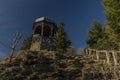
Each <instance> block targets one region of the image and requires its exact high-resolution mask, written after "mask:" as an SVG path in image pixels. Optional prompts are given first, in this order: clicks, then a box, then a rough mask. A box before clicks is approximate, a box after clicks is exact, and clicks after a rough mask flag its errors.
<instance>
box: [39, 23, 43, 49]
mask: <svg viewBox="0 0 120 80" xmlns="http://www.w3.org/2000/svg"><path fill="white" fill-rule="evenodd" d="M43 32H44V23H42V29H41V35H40V46H39V49H40V50H41V46H42V40H43V39H42V38H43Z"/></svg>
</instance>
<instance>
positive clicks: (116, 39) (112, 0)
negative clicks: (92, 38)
mask: <svg viewBox="0 0 120 80" xmlns="http://www.w3.org/2000/svg"><path fill="white" fill-rule="evenodd" d="M103 5H104V8H105V12H106V18H107V22H106V26H105V29H106V33H107V35H108V37H109V41H110V43H108V44H111V43H112V46H111V49H119V48H120V0H103Z"/></svg>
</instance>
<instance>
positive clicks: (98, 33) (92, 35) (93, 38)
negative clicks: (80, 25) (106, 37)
mask: <svg viewBox="0 0 120 80" xmlns="http://www.w3.org/2000/svg"><path fill="white" fill-rule="evenodd" d="M88 34H89V39H88V40H87V47H88V48H93V49H99V46H100V45H98V44H99V43H98V42H99V40H100V39H101V38H102V25H101V24H100V23H99V22H97V21H94V22H93V24H92V27H91V29H90V30H89V32H88Z"/></svg>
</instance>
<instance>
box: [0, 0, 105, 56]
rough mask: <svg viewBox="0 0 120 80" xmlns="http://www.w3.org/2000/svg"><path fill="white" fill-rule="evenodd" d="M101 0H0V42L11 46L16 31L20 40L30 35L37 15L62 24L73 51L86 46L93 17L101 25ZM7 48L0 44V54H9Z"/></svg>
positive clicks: (102, 15)
mask: <svg viewBox="0 0 120 80" xmlns="http://www.w3.org/2000/svg"><path fill="white" fill-rule="evenodd" d="M101 3H102V0H0V41H1V42H3V43H4V44H5V45H7V46H11V45H12V39H13V37H14V34H15V33H16V31H20V32H22V33H23V39H25V38H26V37H27V36H29V35H30V34H32V25H33V23H34V20H35V19H36V18H38V17H42V16H45V17H48V18H51V19H53V20H54V21H55V22H56V24H58V23H59V22H60V21H63V22H64V23H65V30H66V31H67V33H68V36H69V39H70V40H71V41H72V44H73V46H74V47H75V49H76V50H78V49H79V48H83V47H85V46H86V42H85V41H86V40H87V38H88V34H87V32H88V30H89V28H90V26H91V23H92V22H93V21H95V20H97V21H99V22H101V23H102V24H104V22H105V15H104V8H103V6H102V4H101ZM9 51H10V49H9V48H6V47H4V46H2V45H1V44H0V57H4V56H6V55H9Z"/></svg>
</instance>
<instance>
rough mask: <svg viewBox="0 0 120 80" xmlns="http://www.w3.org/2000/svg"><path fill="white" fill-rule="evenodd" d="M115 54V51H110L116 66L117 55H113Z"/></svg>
mask: <svg viewBox="0 0 120 80" xmlns="http://www.w3.org/2000/svg"><path fill="white" fill-rule="evenodd" d="M115 54H116V52H114V51H113V52H112V56H113V60H114V65H115V66H116V65H117V59H116V57H117V56H115Z"/></svg>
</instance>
